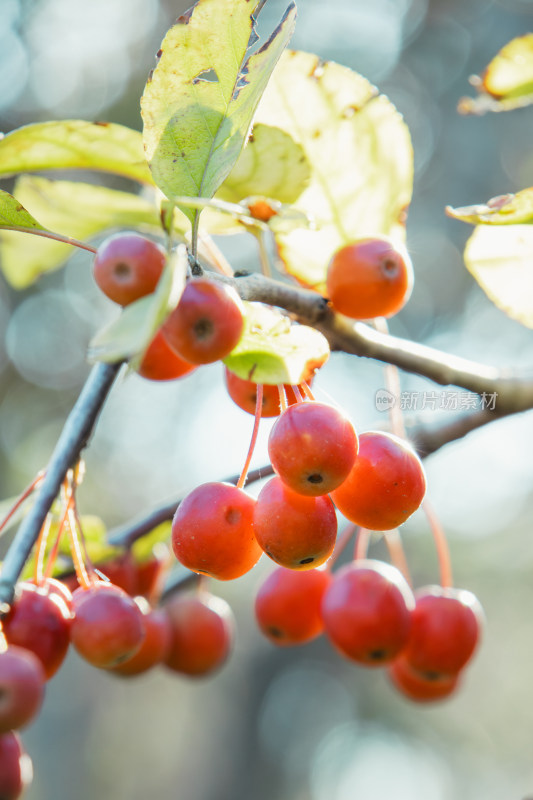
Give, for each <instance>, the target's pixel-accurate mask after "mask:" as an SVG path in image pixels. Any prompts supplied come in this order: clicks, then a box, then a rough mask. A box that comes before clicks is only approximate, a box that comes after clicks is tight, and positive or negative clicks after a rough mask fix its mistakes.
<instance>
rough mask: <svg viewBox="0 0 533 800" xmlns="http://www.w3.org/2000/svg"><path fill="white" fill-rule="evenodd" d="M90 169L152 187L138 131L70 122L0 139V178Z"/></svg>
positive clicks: (45, 124) (26, 128)
mask: <svg viewBox="0 0 533 800" xmlns="http://www.w3.org/2000/svg"><path fill="white" fill-rule="evenodd" d="M48 169H92V170H99V171H103V172H111V173H114V174H115V175H123V176H124V177H126V178H131V179H132V180H136V181H140V182H141V183H149V184H151V183H153V181H152V176H151V174H150V170H149V168H148V164H147V163H146V157H145V155H144V152H143V146H142V136H141V134H140V133H139V131H134V130H131V128H126V127H125V126H124V125H117V124H115V123H110V122H86V121H85V120H81V119H69V120H62V121H58V122H39V123H36V124H34V125H25V126H24V127H22V128H18V129H17V130H15V131H13V132H12V133H8V134H7V135H6V136H4V137H3V138H2V139H0V175H2V176H4V177H5V176H9V175H17V174H19V173H21V172H37V171H41V170H48Z"/></svg>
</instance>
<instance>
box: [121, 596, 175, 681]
mask: <svg viewBox="0 0 533 800" xmlns="http://www.w3.org/2000/svg"><path fill="white" fill-rule="evenodd" d="M143 622H144V627H145V632H146V635H145V637H144V640H143V642H142V644H141V646H140V648H139V650H137V652H136V653H135V654H134V655H133V656H132V657H131V658H128V660H127V661H123V662H122V663H120V664H117V665H116V666H114V667H113V668H112V672H115V673H116V674H117V675H123V676H126V677H130V676H133V675H141V674H142V673H144V672H147V671H148V670H150V669H152V667H155V666H156V665H157V664H161V663H162V662H163V661H164V660H165V658H166V656H167V653H168V652H169V649H170V643H171V638H172V631H171V626H170V622H169V618H168V615H167V614H166V613H165V611H164V610H163V609H162V608H157V609H155V610H152V609H149V608H147V609H146V610H145V612H144V615H143Z"/></svg>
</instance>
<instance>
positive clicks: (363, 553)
mask: <svg viewBox="0 0 533 800" xmlns="http://www.w3.org/2000/svg"><path fill="white" fill-rule="evenodd" d="M370 535H371V532H370V531H369V530H368V528H359V532H358V534H357V539H356V540H355V549H354V552H353V559H354V561H359V560H360V559H362V558H366V557H367V553H368V545H369V544H370Z"/></svg>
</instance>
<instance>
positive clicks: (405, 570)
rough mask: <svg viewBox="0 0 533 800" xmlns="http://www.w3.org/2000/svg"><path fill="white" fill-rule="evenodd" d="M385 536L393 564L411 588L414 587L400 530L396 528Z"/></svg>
mask: <svg viewBox="0 0 533 800" xmlns="http://www.w3.org/2000/svg"><path fill="white" fill-rule="evenodd" d="M383 536H384V538H385V544H386V545H387V549H388V551H389V555H390V557H391V561H392V563H393V564H394V566H395V567H396V568H397V569H399V570H400V572H401V573H402V575H403V577H404V578H405V580H406V581H407V583H408V584H409V586H412V585H413V582H412V580H411V574H410V572H409V567H408V565H407V558H406V556H405V550H404V549H403V544H402V537H401V536H400V531H399V530H398V528H394V530H392V531H386V532H385V533H384V534H383Z"/></svg>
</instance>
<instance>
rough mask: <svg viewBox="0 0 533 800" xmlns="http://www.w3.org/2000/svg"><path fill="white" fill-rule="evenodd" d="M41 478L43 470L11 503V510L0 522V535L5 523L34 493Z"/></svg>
mask: <svg viewBox="0 0 533 800" xmlns="http://www.w3.org/2000/svg"><path fill="white" fill-rule="evenodd" d="M43 478H44V471H43V470H41V471H40V472H38V473H37V475H36V476H35V478H34V479H33V480H32V482H31V483H30V484H29V486H27V487H26V489H24V491H23V492H22V494H21V495H20V496H19V497H18V498H17V500H16V501H15V502H14V503H13V505H12V506H11V508H10V509H9V511H8V512H7V514H6V515H5V517H4V519H3V520H2V522H0V533H1V532H2V531H3V530H4V528H5V527H6V525H7V523H8V522H9V520H10V519H11V517H12V516H13V514H14V513H15V512H16V511H18V509H19V508H20V507H21V505H22V504H23V502H24V501H25V500H27V499H28V497H29V496H30V495H31V494H32V492H33V491H34V489H36V488H37V487H38V485H39V484H40V482H41V481H42V479H43Z"/></svg>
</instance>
